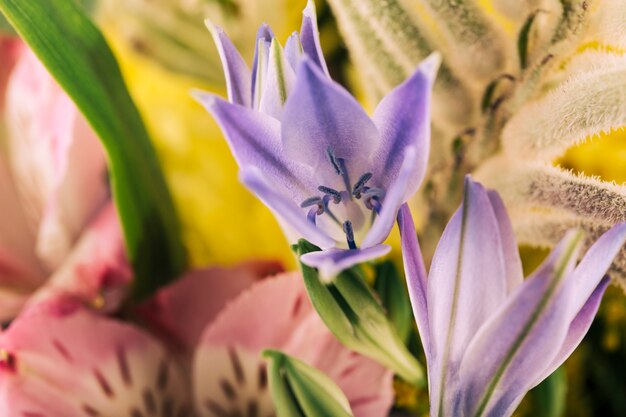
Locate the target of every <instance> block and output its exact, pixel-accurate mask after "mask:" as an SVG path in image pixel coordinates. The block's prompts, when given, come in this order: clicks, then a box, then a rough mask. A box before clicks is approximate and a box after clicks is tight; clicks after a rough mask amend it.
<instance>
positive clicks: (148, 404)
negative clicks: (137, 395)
mask: <svg viewBox="0 0 626 417" xmlns="http://www.w3.org/2000/svg"><path fill="white" fill-rule="evenodd" d="M143 404H144V406H145V408H146V410H148V413H150V414H156V402H155V401H154V395H153V394H152V391H151V390H150V389H149V388H146V389H145V390H144V391H143Z"/></svg>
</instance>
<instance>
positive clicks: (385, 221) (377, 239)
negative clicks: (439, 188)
mask: <svg viewBox="0 0 626 417" xmlns="http://www.w3.org/2000/svg"><path fill="white" fill-rule="evenodd" d="M417 157H418V156H417V149H415V147H414V146H410V147H408V148H407V149H405V151H404V158H403V160H402V166H401V167H400V170H399V172H398V176H397V177H396V179H395V181H394V182H393V183H391V184H390V187H389V188H388V189H387V193H386V195H385V197H384V198H383V201H382V208H381V210H380V213H378V215H377V216H376V219H375V220H374V224H372V227H371V228H370V230H369V231H368V232H367V235H365V239H363V243H362V244H361V246H362V247H364V248H367V247H370V246H373V245H377V244H379V243H381V242H383V241H384V240H385V238H386V237H387V236H389V232H391V229H392V228H393V224H394V222H395V221H396V217H397V215H398V210H399V208H400V206H401V205H402V204H403V203H405V202H406V199H405V192H406V189H407V186H408V184H409V182H410V181H411V179H412V178H413V177H414V175H413V174H414V166H415V164H416V159H417Z"/></svg>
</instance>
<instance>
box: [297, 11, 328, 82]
mask: <svg viewBox="0 0 626 417" xmlns="http://www.w3.org/2000/svg"><path fill="white" fill-rule="evenodd" d="M300 41H301V42H302V49H303V51H304V53H305V54H307V55H308V56H309V57H310V58H311V59H312V60H313V62H314V63H315V64H316V65H317V66H318V67H319V68H320V69H321V70H322V71H324V74H326V76H327V77H329V78H330V75H329V74H328V67H327V66H326V61H325V60H324V54H323V53H322V47H321V46H320V35H319V31H318V30H317V15H316V13H315V3H314V2H313V0H309V1H308V3H307V5H306V7H305V9H304V11H303V12H302V27H301V28H300Z"/></svg>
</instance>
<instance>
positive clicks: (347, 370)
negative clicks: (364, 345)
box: [340, 363, 358, 378]
mask: <svg viewBox="0 0 626 417" xmlns="http://www.w3.org/2000/svg"><path fill="white" fill-rule="evenodd" d="M357 368H358V364H356V363H353V364H352V365H350V366H348V367H347V368H345V369H344V370H343V371H341V375H340V378H345V377H347V376H348V375H350V374H351V373H352V372H354V371H355V370H356V369H357Z"/></svg>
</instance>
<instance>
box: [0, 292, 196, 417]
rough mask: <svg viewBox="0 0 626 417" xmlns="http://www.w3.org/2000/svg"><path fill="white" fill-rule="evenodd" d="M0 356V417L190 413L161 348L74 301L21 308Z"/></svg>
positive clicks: (184, 389)
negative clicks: (1, 416)
mask: <svg viewBox="0 0 626 417" xmlns="http://www.w3.org/2000/svg"><path fill="white" fill-rule="evenodd" d="M0 353H1V357H2V359H1V360H0V415H3V416H46V417H85V416H94V415H96V416H102V415H111V416H112V415H114V416H126V415H185V416H189V415H190V413H189V410H190V409H189V403H188V392H189V385H188V381H187V380H185V378H184V377H183V375H182V373H181V371H180V369H179V368H178V367H177V366H176V364H175V363H173V362H172V361H171V359H170V358H169V357H168V354H167V352H166V351H165V350H164V349H163V347H162V346H161V345H160V344H159V343H158V342H157V341H156V340H154V339H153V338H151V337H150V336H148V335H147V334H145V333H144V332H142V331H141V330H139V329H137V328H135V327H133V326H130V325H127V324H123V323H121V322H117V321H115V320H111V319H108V318H105V317H102V316H101V315H99V314H96V313H94V312H92V311H90V310H88V309H86V308H84V307H83V306H82V305H81V304H80V303H78V302H76V301H72V300H69V299H58V300H54V301H50V302H46V303H43V304H40V305H37V306H36V307H33V308H31V309H29V310H28V311H27V312H26V313H25V314H23V316H22V317H20V318H18V319H17V320H16V321H15V322H13V324H12V325H11V327H10V328H9V329H8V330H7V331H6V332H5V333H3V334H2V335H0ZM167 409H170V414H168V412H167ZM185 410H187V412H185Z"/></svg>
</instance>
